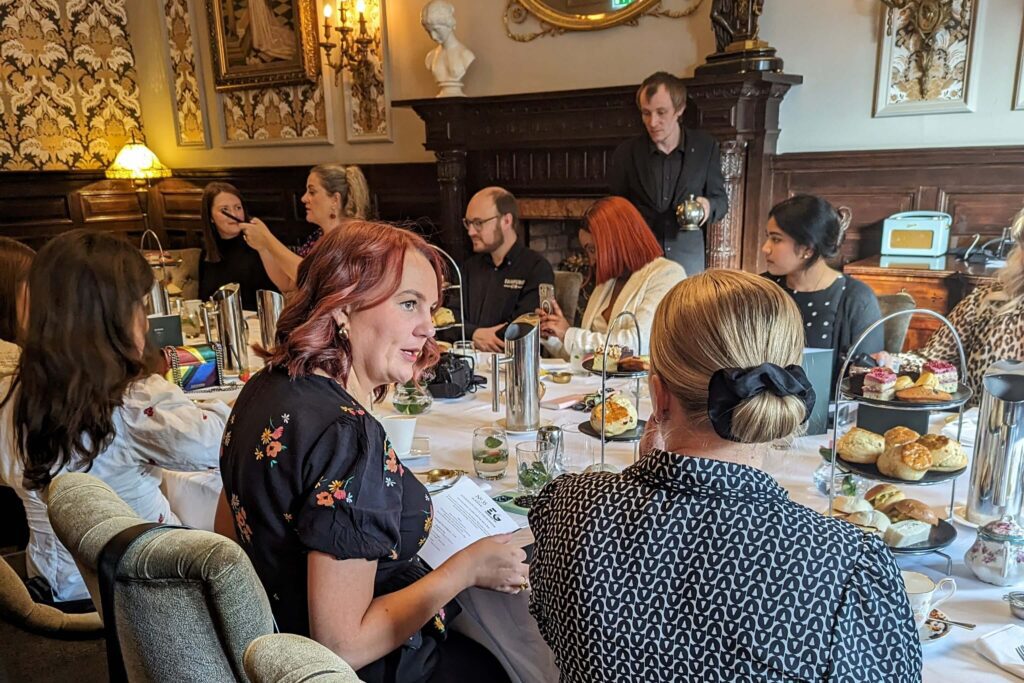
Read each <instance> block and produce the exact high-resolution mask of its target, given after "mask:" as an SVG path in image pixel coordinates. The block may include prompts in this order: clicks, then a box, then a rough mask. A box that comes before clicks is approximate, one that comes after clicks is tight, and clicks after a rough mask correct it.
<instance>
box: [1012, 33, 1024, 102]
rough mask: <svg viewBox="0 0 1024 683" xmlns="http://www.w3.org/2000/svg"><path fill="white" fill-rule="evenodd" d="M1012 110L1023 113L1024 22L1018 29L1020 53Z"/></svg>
mask: <svg viewBox="0 0 1024 683" xmlns="http://www.w3.org/2000/svg"><path fill="white" fill-rule="evenodd" d="M1013 108H1014V109H1016V110H1018V111H1024V22H1022V23H1021V27H1020V52H1019V56H1018V57H1017V85H1016V87H1014V89H1013Z"/></svg>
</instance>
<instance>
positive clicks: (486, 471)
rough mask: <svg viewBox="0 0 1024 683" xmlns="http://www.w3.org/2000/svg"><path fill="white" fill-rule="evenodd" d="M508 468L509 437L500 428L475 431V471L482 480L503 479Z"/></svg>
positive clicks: (480, 428)
mask: <svg viewBox="0 0 1024 683" xmlns="http://www.w3.org/2000/svg"><path fill="white" fill-rule="evenodd" d="M507 468H508V437H507V436H506V435H505V430H504V429H499V428H498V427H477V428H476V429H474V430H473V469H474V470H476V476H478V477H480V478H481V479H501V478H502V477H504V476H505V470H506V469H507Z"/></svg>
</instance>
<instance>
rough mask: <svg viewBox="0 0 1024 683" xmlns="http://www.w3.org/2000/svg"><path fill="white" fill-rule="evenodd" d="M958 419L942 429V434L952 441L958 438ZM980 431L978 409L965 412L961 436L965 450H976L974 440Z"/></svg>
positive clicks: (961, 442)
mask: <svg viewBox="0 0 1024 683" xmlns="http://www.w3.org/2000/svg"><path fill="white" fill-rule="evenodd" d="M953 417H957V419H954V420H952V421H951V422H950V423H949V424H947V425H946V426H944V427H943V428H942V433H943V434H944V435H945V436H948V437H949V438H951V439H955V438H956V428H957V422H958V421H959V418H958V416H956V415H953ZM977 431H978V409H977V408H971V409H970V410H965V411H964V429H963V432H961V434H960V444H961V445H962V446H963V447H964V448H974V439H975V436H976V435H977Z"/></svg>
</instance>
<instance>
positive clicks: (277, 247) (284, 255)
mask: <svg viewBox="0 0 1024 683" xmlns="http://www.w3.org/2000/svg"><path fill="white" fill-rule="evenodd" d="M302 205H303V206H304V207H305V209H306V216H305V218H306V220H307V221H309V222H310V223H312V224H313V225H315V226H317V227H316V230H314V231H313V232H312V234H310V236H309V237H308V238H306V240H305V241H304V242H303V243H302V244H300V245H299V246H297V247H287V246H285V245H284V244H283V243H282V242H281V240H279V239H277V238H276V237H274V235H273V234H272V233H271V232H270V230H268V229H267V226H266V225H264V224H263V222H262V221H259V220H257V219H253V220H251V221H250V222H249V223H247V224H245V225H243V226H242V232H243V235H244V237H245V241H246V243H247V244H248V245H249V246H250V247H251V248H253V249H254V250H256V252H258V253H259V255H260V259H261V260H262V261H263V264H264V265H265V266H266V268H267V274H268V275H270V277H271V279H272V280H273V281H274V283H275V284H277V286H278V288H279V289H280V290H281V291H282V292H290V291H292V290H294V289H295V287H296V280H297V278H298V272H299V264H300V263H302V259H304V258H306V256H308V255H309V252H310V251H312V250H313V247H315V246H316V245H317V243H318V242H319V241H320V239H321V238H322V237H323V236H324V235H327V234H330V233H331V232H333V231H334V230H337V229H338V228H339V227H341V226H342V225H344V224H345V223H346V222H348V221H350V220H352V219H353V218H359V219H365V218H366V217H367V214H368V213H369V209H370V191H369V188H368V187H367V185H366V178H365V177H364V176H363V172H362V171H361V170H359V167H358V166H342V165H341V164H320V165H319V166H315V167H313V169H312V170H311V171H310V172H309V177H308V178H307V179H306V192H305V194H303V195H302Z"/></svg>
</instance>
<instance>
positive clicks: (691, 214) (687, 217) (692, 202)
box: [676, 194, 704, 232]
mask: <svg viewBox="0 0 1024 683" xmlns="http://www.w3.org/2000/svg"><path fill="white" fill-rule="evenodd" d="M676 222H678V223H679V229H680V230H683V231H686V232H692V231H694V230H700V224H701V223H703V222H704V207H703V206H702V205H701V203H700V202H698V201H697V198H696V197H695V196H694V195H692V194H691V195H687V196H686V201H684V202H683V203H682V204H680V205H679V206H677V207H676Z"/></svg>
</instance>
